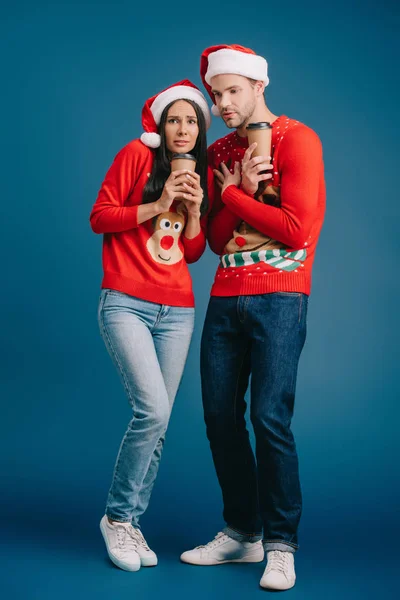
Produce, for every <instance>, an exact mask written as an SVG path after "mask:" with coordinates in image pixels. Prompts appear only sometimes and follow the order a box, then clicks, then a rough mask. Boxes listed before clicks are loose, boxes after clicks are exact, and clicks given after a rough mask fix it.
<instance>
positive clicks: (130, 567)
mask: <svg viewBox="0 0 400 600" xmlns="http://www.w3.org/2000/svg"><path fill="white" fill-rule="evenodd" d="M100 531H101V534H102V536H103V539H104V542H105V544H106V549H107V554H108V558H109V559H110V560H111V562H112V563H114V565H115V566H116V567H118V568H119V569H122V570H123V571H130V572H132V573H133V572H135V571H139V569H140V566H141V563H140V562H139V563H138V564H137V565H128V564H126V563H123V562H120V561H119V560H118V558H115V556H113V555H112V554H111V552H110V551H109V549H108V543H107V534H106V532H105V531H104V529H103V523H100Z"/></svg>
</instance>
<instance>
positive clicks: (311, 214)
mask: <svg viewBox="0 0 400 600" xmlns="http://www.w3.org/2000/svg"><path fill="white" fill-rule="evenodd" d="M247 148H248V140H247V138H242V137H240V136H239V135H238V134H237V132H233V133H230V134H229V135H227V136H225V137H224V138H222V139H220V140H217V141H216V142H214V143H213V144H212V145H211V146H210V148H209V164H210V166H211V167H212V168H214V169H217V168H219V166H220V163H221V162H222V161H223V162H225V163H227V162H228V161H229V159H230V169H231V171H233V167H234V163H235V161H241V160H242V158H243V155H244V152H245V151H246V149H247ZM271 152H272V159H273V166H274V169H273V179H272V180H270V181H269V182H268V183H269V186H272V187H269V188H267V191H268V189H270V190H272V191H273V193H274V195H275V196H276V197H277V198H278V199H279V198H280V204H279V206H272V205H269V204H263V203H262V202H259V201H258V200H256V199H254V198H253V197H251V196H249V195H248V194H246V193H245V192H244V191H242V190H241V189H238V188H237V187H236V186H234V185H231V186H229V187H227V188H226V189H225V191H224V193H223V194H222V198H221V194H219V193H218V190H216V198H215V205H214V210H213V211H212V215H210V219H209V225H208V241H209V244H210V247H211V249H212V250H213V251H214V252H215V253H216V254H219V255H220V256H221V263H220V265H219V267H218V269H217V273H216V276H215V280H214V284H213V287H212V290H211V295H212V296H238V295H251V294H265V293H271V292H279V291H281V292H303V293H305V294H310V290H311V270H312V265H313V261H314V256H315V249H316V245H317V242H318V237H319V233H320V230H321V227H322V223H323V219H324V213H325V181H324V166H323V159H322V147H321V142H320V140H319V138H318V136H317V135H316V133H315V132H314V131H312V129H310V128H309V127H306V126H305V125H303V124H301V123H299V122H298V121H294V120H292V119H289V118H288V117H286V116H284V115H282V116H280V117H278V119H276V120H275V121H274V122H273V129H272V148H271ZM228 164H229V163H228ZM243 232H244V233H243ZM257 236H258V237H257ZM255 239H257V242H258V243H255V242H254V240H255ZM252 240H253V245H252ZM243 248H244V250H243Z"/></svg>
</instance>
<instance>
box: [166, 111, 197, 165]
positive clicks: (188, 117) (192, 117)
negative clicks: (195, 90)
mask: <svg viewBox="0 0 400 600" xmlns="http://www.w3.org/2000/svg"><path fill="white" fill-rule="evenodd" d="M198 135H199V124H198V122H197V117H196V111H195V110H194V108H193V106H192V105H191V104H189V102H186V100H177V101H176V102H174V104H173V105H172V106H170V108H169V110H168V115H167V120H166V123H165V141H166V144H167V149H168V150H169V151H170V152H184V153H187V152H190V151H191V150H193V148H194V147H195V145H196V141H197V136H198Z"/></svg>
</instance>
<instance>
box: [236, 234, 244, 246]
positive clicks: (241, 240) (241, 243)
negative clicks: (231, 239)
mask: <svg viewBox="0 0 400 600" xmlns="http://www.w3.org/2000/svg"><path fill="white" fill-rule="evenodd" d="M235 242H236V244H237V245H238V246H239V247H240V248H242V247H243V246H245V245H246V239H245V238H244V237H242V236H241V235H238V236H237V237H235Z"/></svg>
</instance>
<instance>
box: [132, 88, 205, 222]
mask: <svg viewBox="0 0 400 600" xmlns="http://www.w3.org/2000/svg"><path fill="white" fill-rule="evenodd" d="M183 100H185V102H189V104H190V105H191V106H193V108H194V110H195V112H196V117H197V124H198V127H199V134H198V136H197V140H196V145H195V147H194V148H193V150H191V151H190V154H193V156H195V157H196V169H195V171H196V173H198V174H199V175H200V185H201V187H202V190H203V194H204V196H203V202H202V203H201V207H200V213H201V214H202V215H204V213H205V212H206V211H207V209H208V193H207V139H206V121H205V118H204V115H203V112H202V110H201V109H200V108H199V107H198V105H197V104H196V103H195V102H193V101H192V100H187V99H186V98H183ZM175 102H177V100H174V101H173V102H170V104H168V106H166V107H165V108H164V110H163V112H162V114H161V118H160V125H159V127H158V132H159V134H160V137H161V144H160V147H159V148H156V150H155V157H154V163H153V169H152V171H151V174H150V177H149V179H148V181H147V184H146V187H145V188H144V191H143V203H144V204H147V203H148V202H155V201H156V200H158V199H159V198H160V196H161V194H162V190H163V187H164V185H165V182H166V181H167V179H168V177H169V176H170V174H171V165H170V159H169V157H168V149H167V143H166V140H165V124H166V122H167V116H168V111H169V109H170V108H171V106H172V105H173V104H175Z"/></svg>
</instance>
